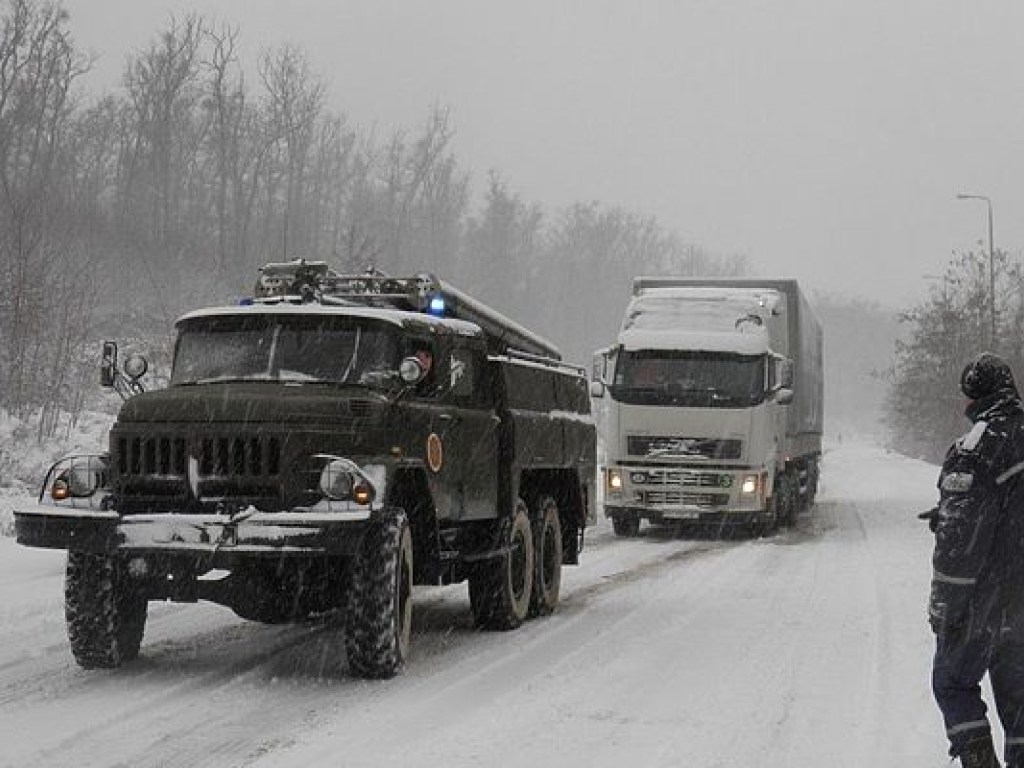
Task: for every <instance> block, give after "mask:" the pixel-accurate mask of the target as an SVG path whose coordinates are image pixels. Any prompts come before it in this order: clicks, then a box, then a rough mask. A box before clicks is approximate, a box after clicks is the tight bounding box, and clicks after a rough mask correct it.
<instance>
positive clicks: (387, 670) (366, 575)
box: [345, 509, 413, 679]
mask: <svg viewBox="0 0 1024 768" xmlns="http://www.w3.org/2000/svg"><path fill="white" fill-rule="evenodd" d="M412 574H413V570H412V529H411V528H410V527H409V519H408V517H407V516H406V514H405V512H404V511H403V510H400V509H394V510H389V511H388V512H387V513H386V514H385V516H384V519H383V520H381V521H380V522H378V523H375V524H373V525H371V526H370V528H369V529H368V530H367V532H366V536H365V538H364V539H363V544H362V547H361V549H360V551H359V553H358V554H357V556H356V558H355V561H354V562H353V564H352V583H351V593H350V600H349V605H348V615H347V616H346V632H345V651H346V653H347V655H348V664H349V669H350V670H351V671H352V673H353V674H355V675H358V676H359V677H368V678H374V679H383V678H388V677H394V675H395V674H396V673H397V672H398V671H399V670H400V669H401V668H402V666H403V665H404V664H405V662H406V660H407V659H408V656H409V645H410V641H411V637H412Z"/></svg>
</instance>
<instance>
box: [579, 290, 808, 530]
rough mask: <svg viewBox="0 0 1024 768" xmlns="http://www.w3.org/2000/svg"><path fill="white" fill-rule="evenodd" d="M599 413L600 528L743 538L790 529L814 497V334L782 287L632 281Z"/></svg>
mask: <svg viewBox="0 0 1024 768" xmlns="http://www.w3.org/2000/svg"><path fill="white" fill-rule="evenodd" d="M591 394H592V395H593V396H594V397H599V398H604V399H605V408H604V411H605V416H604V419H603V423H604V429H603V430H602V431H603V439H604V447H605V461H604V470H603V472H604V491H605V514H606V515H607V516H608V517H610V518H611V520H612V524H613V527H614V530H615V533H616V534H618V535H620V536H635V535H636V534H637V533H638V532H639V530H640V524H641V521H642V520H649V521H651V522H654V523H664V522H671V521H684V522H690V523H695V524H704V525H720V526H730V527H731V526H750V527H751V528H753V529H754V530H756V531H758V532H761V533H769V532H771V531H773V530H774V529H775V528H776V526H778V525H779V524H783V525H790V524H792V523H794V522H795V520H796V518H797V515H798V513H799V511H800V510H801V509H804V508H806V507H808V506H809V505H810V504H811V503H812V502H813V500H814V496H815V493H816V491H817V487H818V473H819V467H820V461H821V434H822V421H823V418H822V406H823V386H822V332H821V326H820V325H819V323H818V321H817V319H816V318H815V316H814V314H813V312H812V311H811V308H810V305H809V304H808V303H807V300H806V298H805V297H804V295H803V293H802V292H801V291H800V288H799V286H798V285H797V283H796V281H795V280H783V279H753V278H750V279H695V278H678V279H677V278H646V277H638V278H636V279H635V280H634V283H633V298H632V300H631V302H630V304H629V306H628V307H627V309H626V314H625V317H624V318H623V321H622V326H621V329H620V331H619V336H618V340H617V343H616V344H615V345H614V346H612V347H609V348H607V349H603V350H600V351H598V352H597V353H595V356H594V381H593V383H592V385H591Z"/></svg>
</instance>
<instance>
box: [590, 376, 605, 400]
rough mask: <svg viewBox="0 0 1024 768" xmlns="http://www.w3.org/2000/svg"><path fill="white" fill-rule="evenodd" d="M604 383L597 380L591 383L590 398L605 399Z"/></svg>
mask: <svg viewBox="0 0 1024 768" xmlns="http://www.w3.org/2000/svg"><path fill="white" fill-rule="evenodd" d="M604 390H605V386H604V382H603V381H601V380H600V379H595V380H594V381H592V382H590V396H591V397H604Z"/></svg>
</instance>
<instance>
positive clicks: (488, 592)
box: [469, 500, 535, 630]
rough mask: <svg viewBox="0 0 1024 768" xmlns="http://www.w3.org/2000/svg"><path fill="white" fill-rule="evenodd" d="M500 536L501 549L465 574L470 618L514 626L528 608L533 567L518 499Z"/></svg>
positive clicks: (496, 626) (493, 626)
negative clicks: (501, 550)
mask: <svg viewBox="0 0 1024 768" xmlns="http://www.w3.org/2000/svg"><path fill="white" fill-rule="evenodd" d="M501 538H502V541H501V546H502V548H503V549H504V550H505V551H504V552H503V553H502V554H501V555H500V556H499V557H496V558H493V559H491V560H488V561H486V562H484V563H482V564H480V565H478V566H477V568H476V569H475V571H474V573H473V574H472V575H471V576H470V578H469V604H470V607H471V608H472V610H473V621H474V623H475V624H476V625H477V626H478V627H481V628H483V629H499V630H506V629H515V628H516V627H518V626H519V625H520V624H522V623H523V621H524V620H525V619H526V618H527V616H528V614H529V611H530V598H531V596H532V594H533V578H534V571H535V566H534V551H533V535H532V532H531V528H530V517H529V515H528V514H527V512H526V505H525V504H524V503H523V502H522V500H520V501H519V503H518V504H516V511H515V513H514V514H513V516H512V520H511V521H509V523H508V524H507V527H506V528H505V532H504V534H503V535H502V537H501Z"/></svg>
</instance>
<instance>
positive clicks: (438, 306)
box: [427, 296, 445, 317]
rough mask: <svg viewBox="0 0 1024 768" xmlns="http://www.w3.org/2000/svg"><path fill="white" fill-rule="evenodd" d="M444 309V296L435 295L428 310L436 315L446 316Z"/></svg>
mask: <svg viewBox="0 0 1024 768" xmlns="http://www.w3.org/2000/svg"><path fill="white" fill-rule="evenodd" d="M444 309H445V306H444V296H433V297H432V298H431V299H430V304H429V305H428V306H427V311H428V312H429V313H430V314H432V315H433V316H434V317H444Z"/></svg>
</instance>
